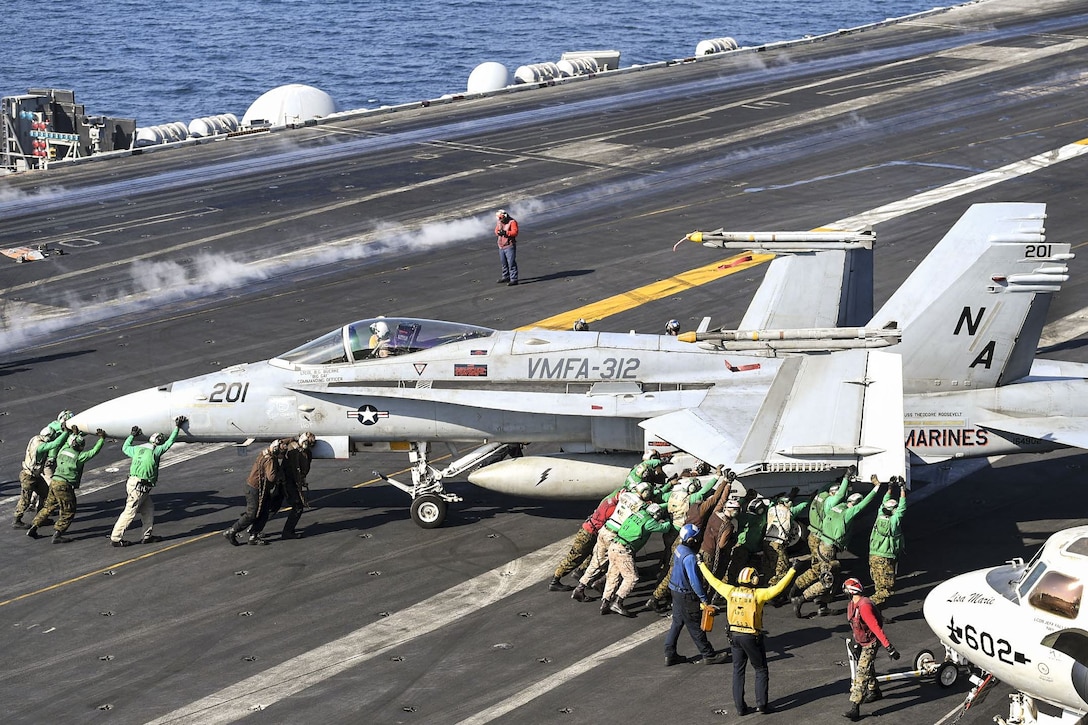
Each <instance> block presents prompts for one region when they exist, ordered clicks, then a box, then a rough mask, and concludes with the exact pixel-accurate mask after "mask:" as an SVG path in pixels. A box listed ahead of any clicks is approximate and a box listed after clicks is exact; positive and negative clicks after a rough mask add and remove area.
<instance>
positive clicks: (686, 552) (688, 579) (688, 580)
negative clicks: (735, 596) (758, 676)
mask: <svg viewBox="0 0 1088 725" xmlns="http://www.w3.org/2000/svg"><path fill="white" fill-rule="evenodd" d="M700 533H701V532H700V530H699V527H698V526H696V525H695V524H684V526H683V527H682V528H681V529H680V535H679V537H678V538H679V539H680V544H679V545H678V546H677V547H676V551H675V552H674V553H673V562H672V574H671V575H670V577H669V592H670V593H671V594H672V627H670V628H669V633H668V634H667V635H665V666H666V667H671V666H672V665H675V664H677V663H680V662H684V661H685V660H684V658H682V657H679V656H677V654H676V641H677V639H679V638H680V630H681V629H683V628H684V627H687V629H688V634H690V635H691V638H692V640H694V641H695V646H696V647H698V649H699V654H701V655H702V659H700V660H699V661H700V662H702V663H703V664H704V665H716V664H721V663H722V662H725V661H727V660H728V659H729V652H728V651H726V652H722V653H721V654H718V655H715V654H714V647H712V646H711V644H710V641H709V640H708V639H707V637H706V632H704V631H703V630H702V628H701V627H700V620H701V618H702V609H703V608H704V607H707V606H709V604H708V600H707V596H706V589H705V588H704V587H703V582H702V580H701V579H700V578H699V566H698V559H697V558H696V551H698V548H699V534H700Z"/></svg>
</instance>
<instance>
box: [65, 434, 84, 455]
mask: <svg viewBox="0 0 1088 725" xmlns="http://www.w3.org/2000/svg"><path fill="white" fill-rule="evenodd" d="M84 443H86V440H85V439H84V438H83V434H82V433H76V434H75V435H74V436H72V437H71V438H69V439H68V447H69V448H71V449H72V450H74V451H82V450H83V444H84Z"/></svg>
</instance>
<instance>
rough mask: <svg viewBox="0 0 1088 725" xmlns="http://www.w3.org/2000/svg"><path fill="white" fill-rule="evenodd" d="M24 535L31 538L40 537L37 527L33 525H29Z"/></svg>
mask: <svg viewBox="0 0 1088 725" xmlns="http://www.w3.org/2000/svg"><path fill="white" fill-rule="evenodd" d="M26 535H27V536H29V537H30V538H32V539H40V538H42V535H41V534H39V533H38V527H37V526H33V525H31V527H30V528H29V529H27V530H26Z"/></svg>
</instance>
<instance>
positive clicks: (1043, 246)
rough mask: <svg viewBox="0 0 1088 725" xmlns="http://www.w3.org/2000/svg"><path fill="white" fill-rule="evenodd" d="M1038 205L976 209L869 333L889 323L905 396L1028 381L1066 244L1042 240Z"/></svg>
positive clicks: (1042, 211) (1062, 273) (1063, 269)
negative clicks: (894, 329) (895, 331)
mask: <svg viewBox="0 0 1088 725" xmlns="http://www.w3.org/2000/svg"><path fill="white" fill-rule="evenodd" d="M1045 219H1046V205H1045V204H1031V203H1000V204H975V205H974V206H972V207H971V208H970V209H968V210H967V212H966V213H964V215H963V216H962V217H960V220H959V221H958V222H956V224H955V226H953V227H952V229H950V230H949V231H948V233H947V234H946V235H945V236H944V239H942V240H941V241H940V243H939V244H937V246H936V247H935V248H934V249H933V251H932V252H930V254H929V255H928V256H927V257H926V258H925V259H924V260H923V261H922V263H921V264H919V265H918V267H917V268H916V269H915V270H914V272H913V273H912V274H911V275H910V277H908V278H907V280H906V282H904V283H903V285H902V286H901V287H900V288H899V289H898V290H897V291H896V292H895V294H894V295H892V297H891V299H889V300H888V302H887V303H886V304H885V305H884V306H883V307H882V308H881V309H880V311H879V312H877V313H876V316H874V317H873V319H872V321H871V322H870V323H869V326H870V327H885V326H887V325H896V326H898V327H899V329H900V330H902V334H903V338H902V342H900V343H899V344H898V345H896V346H894V347H892V348H889V351H891V352H898V353H900V354H901V355H902V356H903V389H904V392H906V393H924V392H952V391H956V390H963V389H973V388H990V387H997V386H999V385H1003V384H1005V383H1009V382H1012V381H1014V380H1017V379H1019V378H1021V377H1024V376H1025V375H1027V374H1028V371H1029V370H1030V368H1031V361H1032V359H1033V358H1034V356H1035V349H1036V347H1037V346H1038V344H1039V336H1040V335H1041V334H1042V329H1043V324H1044V323H1045V322H1046V313H1047V309H1048V307H1049V304H1050V297H1051V295H1052V294H1053V293H1055V292H1057V291H1058V290H1059V289H1061V284H1062V283H1063V282H1065V281H1066V280H1067V279H1068V267H1067V266H1066V265H1067V263H1068V261H1069V260H1070V259H1072V258H1073V255H1072V254H1070V251H1069V250H1070V245H1069V244H1054V243H1050V242H1047V241H1046V236H1045V234H1044V228H1043V221H1044V220H1045Z"/></svg>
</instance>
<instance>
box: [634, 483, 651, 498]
mask: <svg viewBox="0 0 1088 725" xmlns="http://www.w3.org/2000/svg"><path fill="white" fill-rule="evenodd" d="M635 493H637V494H638V495H639V498H644V499H648V498H650V496H651V495H652V494H653V487H652V486H650V484H648V483H646V482H645V481H639V482H638V483H636V484H635Z"/></svg>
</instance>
